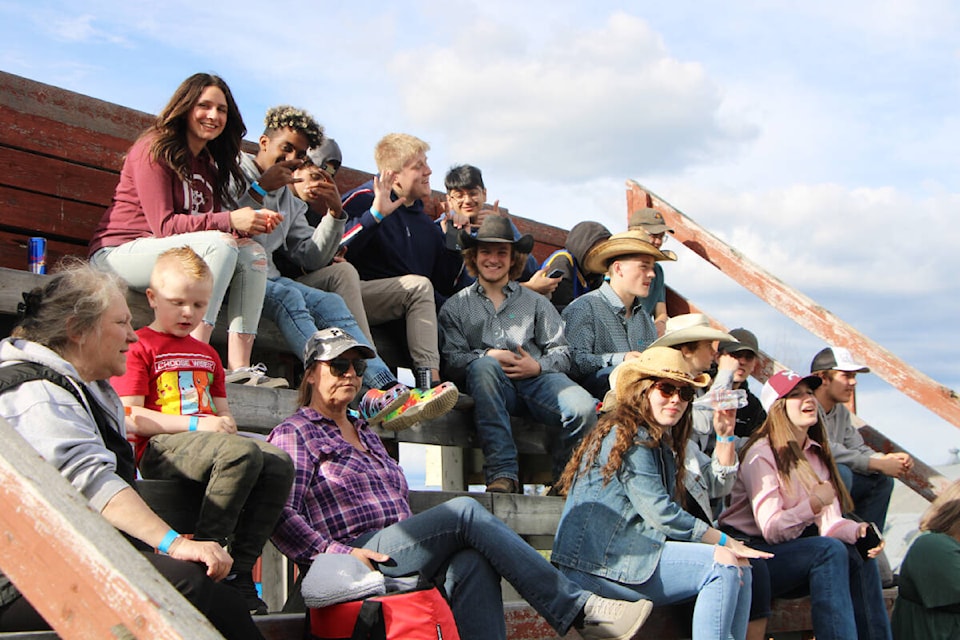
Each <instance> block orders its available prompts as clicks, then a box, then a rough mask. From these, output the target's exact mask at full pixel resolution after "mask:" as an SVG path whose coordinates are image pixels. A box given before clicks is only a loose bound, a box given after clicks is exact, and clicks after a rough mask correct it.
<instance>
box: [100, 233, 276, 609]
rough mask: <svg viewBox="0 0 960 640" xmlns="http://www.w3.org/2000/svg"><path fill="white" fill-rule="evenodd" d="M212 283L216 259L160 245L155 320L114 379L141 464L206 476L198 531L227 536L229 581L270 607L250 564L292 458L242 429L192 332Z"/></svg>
mask: <svg viewBox="0 0 960 640" xmlns="http://www.w3.org/2000/svg"><path fill="white" fill-rule="evenodd" d="M212 288H213V277H212V275H211V273H210V268H209V267H208V266H207V264H206V263H205V262H204V261H203V259H202V258H201V257H200V256H199V255H197V254H196V252H194V250H193V249H191V248H190V247H179V248H175V249H169V250H167V251H165V252H163V253H161V254H160V256H159V257H158V258H157V261H156V264H155V265H154V267H153V272H152V273H151V275H150V286H149V288H148V289H147V300H148V301H149V302H150V306H151V307H152V308H153V311H154V320H153V322H152V323H150V325H148V326H146V327H143V328H142V329H140V330H138V331H137V336H138V337H139V341H138V342H136V343H134V344H132V345H130V350H129V351H128V352H127V371H126V373H125V374H124V375H122V376H119V377H116V378H113V379H112V380H111V384H112V385H113V387H114V388H115V389H116V391H117V393H118V394H119V395H120V399H121V400H122V401H123V404H124V406H127V407H130V416H131V419H132V422H133V424H134V426H135V428H134V429H130V430H129V432H130V433H132V434H133V435H134V436H135V438H136V440H135V445H136V459H137V465H138V466H139V468H140V473H141V474H142V475H143V477H144V478H149V479H184V480H189V481H193V482H200V483H203V484H205V485H206V488H205V491H204V500H203V504H202V506H201V508H200V518H199V520H198V521H197V524H196V526H195V527H194V530H193V534H194V538H195V539H198V540H216V541H218V542H220V543H224V544H225V543H229V545H230V553H231V555H232V556H233V558H234V563H233V573H231V574H230V575H229V576H227V578H226V579H225V580H224V584H226V585H229V586H232V587H234V588H236V589H237V591H239V592H240V594H241V595H242V596H243V597H244V599H245V600H246V602H247V605H248V607H249V609H250V612H251V613H255V614H265V613H267V606H266V604H264V602H263V601H262V600H260V598H259V596H258V595H257V589H256V586H255V585H254V582H253V574H252V570H253V565H254V563H255V562H256V560H257V558H258V557H259V556H260V552H261V551H262V550H263V545H264V543H265V542H266V541H267V538H269V537H270V534H271V533H272V532H273V528H274V526H275V525H276V523H277V519H278V518H279V517H280V513H281V511H282V510H283V507H284V505H285V504H286V499H287V494H289V492H290V486H291V484H292V483H293V464H292V462H291V461H290V457H289V456H288V455H287V454H286V453H284V452H283V451H282V450H281V449H278V448H277V447H274V446H273V445H270V444H267V443H266V442H262V441H260V440H257V439H255V438H245V437H243V436H240V435H237V423H236V421H234V419H233V416H231V415H230V408H229V407H228V405H227V397H226V385H225V383H224V372H223V365H222V364H221V362H220V357H219V356H218V355H217V352H216V351H215V350H214V349H213V347H211V346H210V345H208V344H206V343H204V342H200V341H199V340H196V339H195V338H193V337H191V336H190V332H191V331H193V330H194V329H195V328H196V327H197V325H198V324H199V323H200V321H201V320H202V319H203V314H204V313H205V312H206V309H207V305H208V304H209V302H210V295H211V291H212ZM130 422H131V421H128V422H127V424H128V425H129V424H130Z"/></svg>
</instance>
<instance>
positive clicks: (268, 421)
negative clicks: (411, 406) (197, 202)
mask: <svg viewBox="0 0 960 640" xmlns="http://www.w3.org/2000/svg"><path fill="white" fill-rule="evenodd" d="M151 121H152V116H150V115H149V114H146V113H143V112H139V111H135V110H132V109H127V108H124V107H120V106H117V105H114V104H110V103H107V102H103V101H100V100H96V99H93V98H89V97H86V96H82V95H79V94H76V93H73V92H70V91H65V90H63V89H60V88H57V87H52V86H49V85H44V84H41V83H37V82H34V81H31V80H28V79H25V78H21V77H17V76H14V75H11V74H7V73H2V72H0V162H2V163H3V169H4V170H3V171H2V172H0V206H2V210H3V211H4V214H3V215H2V216H0V335H5V334H6V331H7V330H8V329H9V327H10V326H12V322H13V320H12V318H13V313H14V312H15V309H16V304H17V303H18V302H19V301H20V293H21V292H22V291H26V290H28V289H30V288H32V287H33V286H36V284H37V283H38V282H40V281H42V276H36V275H34V274H30V273H27V272H25V271H24V269H25V268H26V265H27V249H26V246H27V240H28V238H30V237H31V236H36V235H39V236H43V237H46V238H47V240H48V254H47V255H48V264H52V263H53V262H55V261H56V260H57V259H58V258H60V257H61V256H64V255H80V256H83V255H85V254H86V245H87V241H88V240H89V236H90V233H91V232H92V229H93V227H94V226H95V224H96V223H97V221H98V220H99V218H100V216H101V215H102V213H103V211H104V209H105V208H106V207H107V205H108V204H109V202H110V198H111V196H112V193H113V189H114V187H115V185H116V182H117V179H118V175H119V170H120V167H121V164H122V157H123V154H124V153H125V152H126V150H127V148H128V147H129V146H130V144H131V142H132V141H133V140H134V139H135V138H136V136H137V135H139V133H140V132H141V131H142V130H143V129H145V128H146V127H147V126H148V125H149V123H150V122H151ZM369 177H370V174H368V173H365V172H362V171H357V170H353V169H350V168H343V169H342V170H341V171H340V172H338V174H337V183H338V187H339V188H340V190H341V193H342V192H345V191H347V190H348V189H351V188H353V187H354V186H357V185H359V184H361V183H362V182H364V181H366V180H367V179H369ZM627 200H628V206H630V207H633V206H637V205H639V204H640V203H641V201H642V202H643V204H647V205H653V206H655V207H657V208H658V209H660V210H661V211H662V212H663V213H664V215H665V216H666V217H667V219H668V222H669V223H670V224H671V226H672V227H674V228H675V229H676V230H677V233H676V238H677V240H679V241H681V242H683V243H684V244H686V245H687V246H690V247H691V248H694V250H695V251H697V253H698V254H699V255H701V257H703V258H704V259H705V260H707V261H708V262H710V263H711V264H714V265H715V266H718V268H722V269H724V270H725V271H726V272H728V273H729V272H731V271H733V272H736V271H738V270H741V271H743V264H744V263H743V261H742V257H741V256H738V255H737V254H736V252H734V251H732V250H729V248H728V247H727V248H726V249H724V247H725V245H722V243H720V242H719V240H717V239H716V238H715V237H713V236H712V235H711V234H709V233H708V232H706V231H705V230H702V229H700V228H699V227H697V226H696V225H695V223H692V221H690V220H689V218H686V216H683V214H681V213H680V212H678V211H676V210H675V209H673V208H672V207H671V206H670V205H669V204H668V203H666V202H665V201H663V200H661V199H659V198H658V197H657V196H656V195H655V194H651V193H649V192H647V191H645V190H643V189H642V188H641V187H640V186H639V185H636V184H635V183H628V190H627ZM432 204H433V203H431V205H432ZM428 211H432V209H431V208H430V207H429V206H428ZM514 220H515V222H516V224H517V226H518V227H519V228H520V229H521V231H523V232H525V233H531V234H533V235H534V237H535V239H536V240H537V244H536V248H535V250H534V253H535V254H536V255H537V257H538V258H540V259H543V258H544V257H545V256H546V255H547V254H549V253H550V252H551V251H553V250H554V249H555V248H557V247H559V246H562V245H563V242H564V238H565V232H564V231H563V230H562V229H559V228H556V227H552V226H549V225H544V224H540V223H537V222H534V221H532V220H527V219H524V218H520V217H514ZM718 243H719V244H718ZM721 245H722V246H721ZM738 259H739V260H738ZM747 271H748V273H747V274H746V275H747V276H749V277H748V278H747V279H748V280H749V279H751V278H752V280H751V282H755V281H757V279H758V278H760V279H761V280H762V275H760V276H758V275H757V271H756V270H753V269H750V270H747ZM744 286H748V287H750V284H748V283H747V282H744ZM768 286H769V282H762V286H761V288H763V287H768ZM751 290H754V289H751ZM774 297H776V296H774ZM780 297H781V298H782V295H781V296H780ZM128 299H129V302H130V305H131V309H132V310H133V312H134V316H135V323H139V324H145V323H146V322H147V321H148V318H150V317H151V316H150V314H149V310H148V309H147V307H146V304H145V301H144V299H143V296H141V295H139V294H135V293H131V294H130V296H129V298H128ZM668 307H669V309H670V312H671V315H675V314H677V313H684V312H687V311H691V310H695V307H694V306H693V305H692V304H691V303H689V302H688V301H686V300H684V299H683V298H682V297H680V296H678V295H677V294H676V293H675V292H672V291H670V292H669V298H668ZM790 313H791V315H792V316H794V317H795V316H796V315H798V314H801V313H802V312H801V311H798V310H797V309H794V308H791V310H790ZM821 319H822V318H821ZM814 332H816V330H814ZM216 335H220V336H222V328H221V329H218V332H217V333H216V334H215V336H216ZM818 335H820V334H818ZM850 335H852V334H845V335H843V336H837V335H836V334H829V333H828V334H824V335H823V337H824V339H825V340H828V339H829V338H834V337H836V338H837V339H840V338H841V337H849V336H850ZM221 339H222V338H221ZM257 345H258V348H260V349H264V348H265V349H266V350H268V351H269V350H274V351H276V350H285V346H284V343H283V341H282V339H281V338H280V336H279V333H278V332H277V330H276V328H275V327H272V326H271V325H270V323H269V322H264V323H263V324H262V326H261V331H260V335H259V336H258V340H257ZM387 351H389V349H387ZM858 353H862V351H858ZM884 353H886V352H884ZM388 362H390V361H389V359H388ZM391 364H393V363H392V362H391ZM766 364H767V366H766V368H765V372H764V374H761V376H764V375H765V374H769V373H770V372H771V371H772V368H773V367H774V366H775V363H774V361H773V360H772V359H769V358H768V359H767V360H766ZM868 364H870V366H871V367H872V368H873V369H874V371H878V370H881V367H882V363H877V362H874V361H869V362H868ZM761 379H765V378H763V377H762V378H761ZM229 386H230V387H231V388H230V390H229V392H228V394H229V398H230V403H231V407H232V409H233V412H234V414H235V415H236V416H237V419H238V423H239V424H240V425H241V427H242V428H244V429H245V430H250V431H256V432H260V433H264V432H266V431H268V430H269V429H270V428H271V427H272V426H273V425H275V424H277V422H279V421H280V420H281V419H282V418H284V417H285V416H286V415H289V413H291V412H292V410H293V408H294V406H295V400H294V394H293V392H292V391H278V390H267V389H251V388H246V387H239V386H237V385H229ZM946 391H949V390H946ZM941 395H942V394H941ZM946 395H947V397H946V399H943V398H941V397H937V398H935V400H936V402H937V403H939V405H938V406H940V407H942V412H945V413H947V414H949V415H950V416H952V418H949V417H948V419H951V421H953V422H954V424H960V417H958V416H960V410H957V409H956V407H957V400H956V395H955V394H953V397H952V405H951V400H950V397H949V394H946ZM0 422H2V421H0ZM514 429H515V431H514V433H515V437H516V439H517V441H518V448H519V450H520V451H521V453H522V454H523V456H524V457H525V460H524V468H525V469H526V468H530V469H531V470H533V471H531V476H530V477H529V478H526V479H527V480H528V481H530V480H533V479H535V478H536V477H537V476H536V474H535V470H536V469H537V468H538V467H537V461H538V460H539V461H542V460H543V459H544V457H545V454H546V451H547V444H546V443H547V442H548V438H549V437H550V434H549V433H547V431H546V430H545V429H544V428H543V426H542V425H536V424H532V423H529V422H528V421H522V420H516V421H515V422H514ZM381 436H382V437H383V438H384V439H385V440H387V441H388V443H389V442H415V443H423V444H437V445H443V446H445V447H450V448H455V449H456V450H460V451H462V452H465V453H467V458H468V461H469V460H471V459H475V458H476V457H477V452H476V444H477V443H476V435H475V433H474V431H473V426H472V420H470V415H469V406H468V405H460V406H459V407H458V410H456V411H453V412H451V413H450V414H448V415H447V416H444V417H443V418H440V419H438V420H435V421H431V422H430V423H427V424H423V425H419V426H417V427H414V428H412V429H409V430H407V431H403V432H400V433H392V432H383V433H381ZM870 436H871V438H873V440H872V441H871V444H872V446H874V447H875V448H878V449H881V450H889V449H890V448H891V447H895V446H896V445H894V444H893V443H890V442H889V441H887V440H885V439H884V438H883V436H882V435H880V434H879V433H878V432H876V431H871V433H870ZM874 436H875V437H874ZM527 456H529V458H526V457H527ZM3 457H5V456H4V455H3V454H0V458H3ZM468 466H469V464H468ZM914 473H915V475H916V476H917V477H914V478H911V479H910V481H911V482H912V483H913V484H912V485H911V486H914V488H915V489H916V490H918V491H920V492H921V493H924V495H925V497H929V496H931V495H934V494H935V493H937V491H938V490H939V488H940V487H941V486H942V483H941V482H940V480H939V479H938V478H937V477H936V476H935V474H933V473H932V472H930V471H929V470H924V468H923V467H921V465H918V470H917V471H915V472H914ZM465 479H466V480H469V479H470V478H469V476H467V477H466V478H460V479H459V483H460V484H461V485H462V484H463V483H464V480H465ZM170 489H171V487H169V486H165V487H164V486H160V485H156V486H154V487H151V488H150V489H148V490H147V491H148V493H149V492H150V491H151V490H152V491H154V495H153V499H154V501H155V504H157V505H158V508H160V510H161V511H164V509H166V512H165V514H166V515H167V516H168V517H170V518H171V519H175V518H189V516H190V510H189V509H184V508H183V505H181V504H178V503H179V502H180V501H182V494H181V493H179V490H177V489H175V491H177V493H175V494H173V495H171V494H169V493H166V494H165V493H164V492H169V490H170ZM449 495H450V494H446V493H439V492H436V493H431V492H416V493H415V494H414V495H413V496H412V503H413V506H414V508H415V510H420V509H422V508H425V507H426V506H427V505H429V504H432V503H433V502H434V501H436V500H441V499H444V498H446V497H449ZM473 495H474V497H476V498H477V499H479V500H481V502H483V503H484V504H485V506H487V508H489V509H491V510H492V511H493V512H494V513H496V514H497V515H498V516H500V517H501V518H502V519H504V520H505V521H506V522H507V523H508V524H510V526H511V527H513V528H514V529H515V530H517V531H518V532H519V533H521V534H523V535H525V536H526V537H527V539H528V540H530V541H531V542H533V543H534V544H535V545H536V546H537V548H549V541H550V538H551V537H552V534H553V531H555V528H556V522H557V521H558V519H559V514H560V509H561V508H562V499H559V498H540V497H533V496H488V495H486V494H473ZM4 507H5V505H4V504H2V503H0V510H6V509H5V508H4ZM177 509H179V510H180V512H179V514H177V513H175V511H176V510H177ZM78 535H81V536H82V535H84V534H83V533H82V532H78ZM3 549H4V547H3V545H2V543H0V557H2V552H3ZM48 553H55V552H54V551H49V552H48ZM266 553H267V554H269V553H273V554H275V555H274V556H273V557H272V559H270V561H269V562H266V563H265V568H264V571H265V574H268V577H267V578H265V582H267V581H268V580H269V581H271V585H270V587H269V588H270V590H271V591H272V590H273V589H276V588H278V585H279V584H280V583H284V584H285V583H286V575H285V571H284V570H283V569H282V567H281V566H280V559H279V557H278V554H276V552H275V551H272V552H271V551H267V552H266ZM266 565H269V566H266ZM887 596H888V600H891V599H892V597H893V592H888V594H887ZM266 597H267V599H268V602H270V603H271V610H276V609H277V606H276V602H277V601H278V600H279V601H281V602H282V599H281V597H280V595H278V594H276V593H270V592H268V593H267V595H266ZM678 611H679V610H675V609H674V608H670V607H667V608H662V609H657V610H656V611H655V613H654V616H653V617H652V619H651V621H650V622H649V623H648V624H647V625H646V626H645V627H644V630H643V631H642V632H641V635H642V636H643V637H656V638H679V637H686V636H685V634H686V635H688V632H686V631H685V630H684V629H683V627H684V626H685V625H684V622H683V614H679V613H678ZM506 615H507V619H508V629H509V630H510V637H511V638H517V639H518V640H519V639H527V638H530V639H534V638H538V639H539V638H554V637H555V634H553V632H552V631H551V630H550V629H549V627H548V626H547V625H546V623H545V622H544V621H543V620H542V619H540V618H539V616H537V615H536V614H535V613H533V611H532V609H531V608H530V607H529V606H527V605H526V604H525V603H523V602H514V603H509V604H508V605H507V608H506ZM299 623H300V619H299V617H296V616H295V617H289V616H287V617H283V616H274V615H271V616H267V617H266V619H264V620H262V621H261V629H263V631H264V633H265V635H267V637H268V638H271V639H272V638H282V637H299V633H300V632H301V631H302V628H301V627H300V625H299ZM809 629H810V619H809V605H808V601H807V600H806V599H798V600H789V601H778V602H777V603H776V605H775V607H774V615H773V618H772V619H771V621H770V625H769V630H770V632H771V633H778V632H779V633H793V634H798V633H801V634H802V633H804V632H806V631H807V630H809ZM570 635H571V637H575V635H576V634H573V633H572V634H570ZM0 637H5V638H12V637H17V638H20V637H22V638H27V637H33V638H51V637H55V636H54V635H52V634H49V633H48V634H40V635H35V634H13V635H11V634H0ZM151 637H168V636H160V635H157V636H151ZM169 637H178V636H176V635H171V636H169ZM182 637H199V636H189V635H185V636H182Z"/></svg>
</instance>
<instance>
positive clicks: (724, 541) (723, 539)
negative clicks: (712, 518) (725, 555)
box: [717, 531, 727, 547]
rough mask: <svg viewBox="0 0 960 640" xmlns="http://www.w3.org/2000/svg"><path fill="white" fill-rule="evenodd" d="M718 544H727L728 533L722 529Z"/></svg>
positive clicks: (723, 545) (722, 545)
mask: <svg viewBox="0 0 960 640" xmlns="http://www.w3.org/2000/svg"><path fill="white" fill-rule="evenodd" d="M717 544H718V545H720V546H721V547H725V546H727V534H725V533H724V532H722V531H721V532H720V541H719V542H717Z"/></svg>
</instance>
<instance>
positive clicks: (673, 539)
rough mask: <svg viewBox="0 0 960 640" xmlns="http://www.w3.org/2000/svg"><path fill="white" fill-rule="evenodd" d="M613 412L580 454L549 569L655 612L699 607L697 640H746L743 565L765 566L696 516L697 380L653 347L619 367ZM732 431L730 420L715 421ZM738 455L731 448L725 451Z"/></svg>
mask: <svg viewBox="0 0 960 640" xmlns="http://www.w3.org/2000/svg"><path fill="white" fill-rule="evenodd" d="M618 369H619V370H618V371H617V375H616V377H615V389H614V390H615V392H616V398H617V407H616V408H615V409H614V411H613V412H611V413H609V414H607V415H606V416H604V418H603V419H601V421H600V423H599V424H598V425H597V426H596V428H595V429H594V430H593V431H592V432H591V433H590V435H588V436H587V437H586V438H585V439H584V441H583V443H582V444H581V445H580V447H579V448H578V449H577V451H576V453H574V455H573V458H572V459H571V460H570V463H569V464H568V465H567V468H566V470H565V472H564V474H563V477H562V478H561V481H560V484H561V486H562V487H563V488H564V489H566V490H567V492H568V496H567V503H566V505H565V507H564V512H563V515H562V517H561V519H560V526H559V528H558V530H557V535H556V538H555V540H554V545H553V555H552V561H553V562H554V563H555V564H556V565H558V566H559V567H560V570H561V571H562V572H563V573H564V574H565V575H566V576H567V577H569V578H570V579H572V580H574V581H575V582H577V583H578V584H580V585H581V586H582V587H583V588H585V589H589V590H592V591H594V592H596V593H600V594H604V595H605V596H607V597H612V596H613V594H616V597H618V598H623V599H637V598H646V599H649V600H652V601H653V603H654V605H665V604H672V603H676V602H683V601H687V600H693V599H695V601H696V602H695V605H694V614H693V638H694V640H701V639H704V638H716V639H718V640H727V639H728V638H731V637H733V638H744V637H745V635H746V627H747V615H748V611H749V608H750V588H751V572H750V569H749V564H748V563H747V562H746V559H747V558H752V557H768V556H769V554H766V553H763V552H760V551H756V550H754V549H751V548H749V547H747V546H745V545H744V544H742V543H740V542H738V541H736V540H734V539H733V538H729V537H727V536H726V535H725V534H723V533H721V532H720V531H718V530H717V529H715V528H713V527H711V526H709V525H708V524H707V522H706V521H704V520H703V519H701V518H699V517H697V516H695V515H693V514H691V513H690V512H689V511H688V510H687V508H688V507H689V508H690V509H693V510H695V511H696V510H698V509H697V508H696V507H694V505H695V503H696V500H694V499H693V498H691V497H689V496H688V495H687V491H686V489H685V479H686V471H685V470H684V460H685V449H686V444H687V441H688V440H689V437H690V429H691V426H690V400H692V398H693V387H704V386H706V385H707V382H708V380H709V378H708V376H706V375H704V374H700V375H697V376H693V375H691V373H690V370H689V367H688V366H687V364H686V362H685V361H684V360H683V357H682V356H681V355H680V352H679V351H677V350H675V349H671V348H668V347H654V348H650V349H647V350H646V351H644V352H643V353H642V354H641V355H640V357H639V358H635V359H633V360H629V361H627V362H625V363H623V364H622V365H620V367H618ZM715 415H716V420H717V421H719V422H721V423H722V422H723V421H728V422H730V423H731V425H732V421H733V415H734V412H733V411H717V412H715ZM725 446H730V447H732V446H733V445H732V443H731V444H729V445H725Z"/></svg>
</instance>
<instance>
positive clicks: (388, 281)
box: [343, 133, 463, 387]
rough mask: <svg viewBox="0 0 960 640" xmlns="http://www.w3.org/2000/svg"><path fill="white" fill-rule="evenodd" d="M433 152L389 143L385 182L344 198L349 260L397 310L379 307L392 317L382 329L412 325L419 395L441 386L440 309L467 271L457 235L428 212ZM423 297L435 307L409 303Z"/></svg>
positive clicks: (377, 179)
mask: <svg viewBox="0 0 960 640" xmlns="http://www.w3.org/2000/svg"><path fill="white" fill-rule="evenodd" d="M429 150H430V145H428V144H427V143H426V142H424V141H423V140H420V139H419V138H416V137H414V136H411V135H408V134H405V133H391V134H388V135H386V136H384V137H383V138H382V139H381V140H380V142H378V143H377V146H376V149H375V151H374V158H375V160H376V163H377V170H378V171H379V172H380V173H379V175H377V176H374V178H373V180H370V181H369V182H366V183H365V184H362V185H360V186H359V187H357V188H356V189H354V190H352V191H350V192H348V193H347V194H345V195H344V196H343V210H344V211H345V212H346V214H347V224H346V231H345V232H344V235H343V245H344V246H346V248H347V253H346V258H347V260H349V261H350V263H351V264H353V265H354V266H355V267H356V268H357V271H358V272H359V273H360V278H361V280H364V281H366V282H367V283H368V284H365V285H364V290H365V291H366V292H370V291H375V292H376V294H377V295H378V296H382V295H386V294H392V295H393V297H394V302H392V303H390V304H380V305H378V307H381V308H378V309H377V313H380V314H386V315H387V316H388V317H386V318H384V321H386V320H388V319H396V318H400V317H405V318H406V324H407V343H408V347H409V349H410V352H411V357H412V358H413V360H414V364H415V366H416V367H417V368H418V369H419V371H418V380H417V383H418V384H417V386H418V387H424V385H423V384H422V383H424V382H428V380H427V379H426V378H427V376H429V382H430V384H435V383H436V382H438V381H439V366H440V352H439V348H438V347H437V304H439V303H441V302H442V301H443V300H444V299H445V298H446V297H447V296H449V295H451V294H452V293H453V292H454V291H455V288H456V283H457V277H458V276H459V274H460V270H461V269H462V268H463V259H462V257H461V256H460V251H459V245H458V243H457V235H456V234H457V229H456V228H454V227H452V226H450V227H449V228H448V229H447V231H446V233H445V232H444V231H442V230H441V229H440V227H439V226H438V225H437V224H435V223H434V222H433V220H432V219H431V218H430V216H428V215H427V214H426V213H425V212H424V206H423V203H424V200H425V199H427V198H429V197H430V195H431V193H432V191H431V188H430V176H431V174H432V173H433V171H432V170H431V169H430V165H429V164H428V162H427V151H429ZM424 292H426V295H427V296H428V297H429V298H431V299H433V300H434V304H433V305H429V304H422V303H418V304H416V305H413V304H410V303H408V302H405V301H404V299H405V298H408V299H416V300H418V301H419V300H422V299H423V296H424ZM366 307H367V318H368V320H370V323H371V324H378V322H377V321H375V320H374V319H373V314H374V309H373V308H372V307H371V306H370V305H369V304H368V305H366ZM424 369H426V371H424ZM429 386H430V385H426V387H429Z"/></svg>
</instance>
